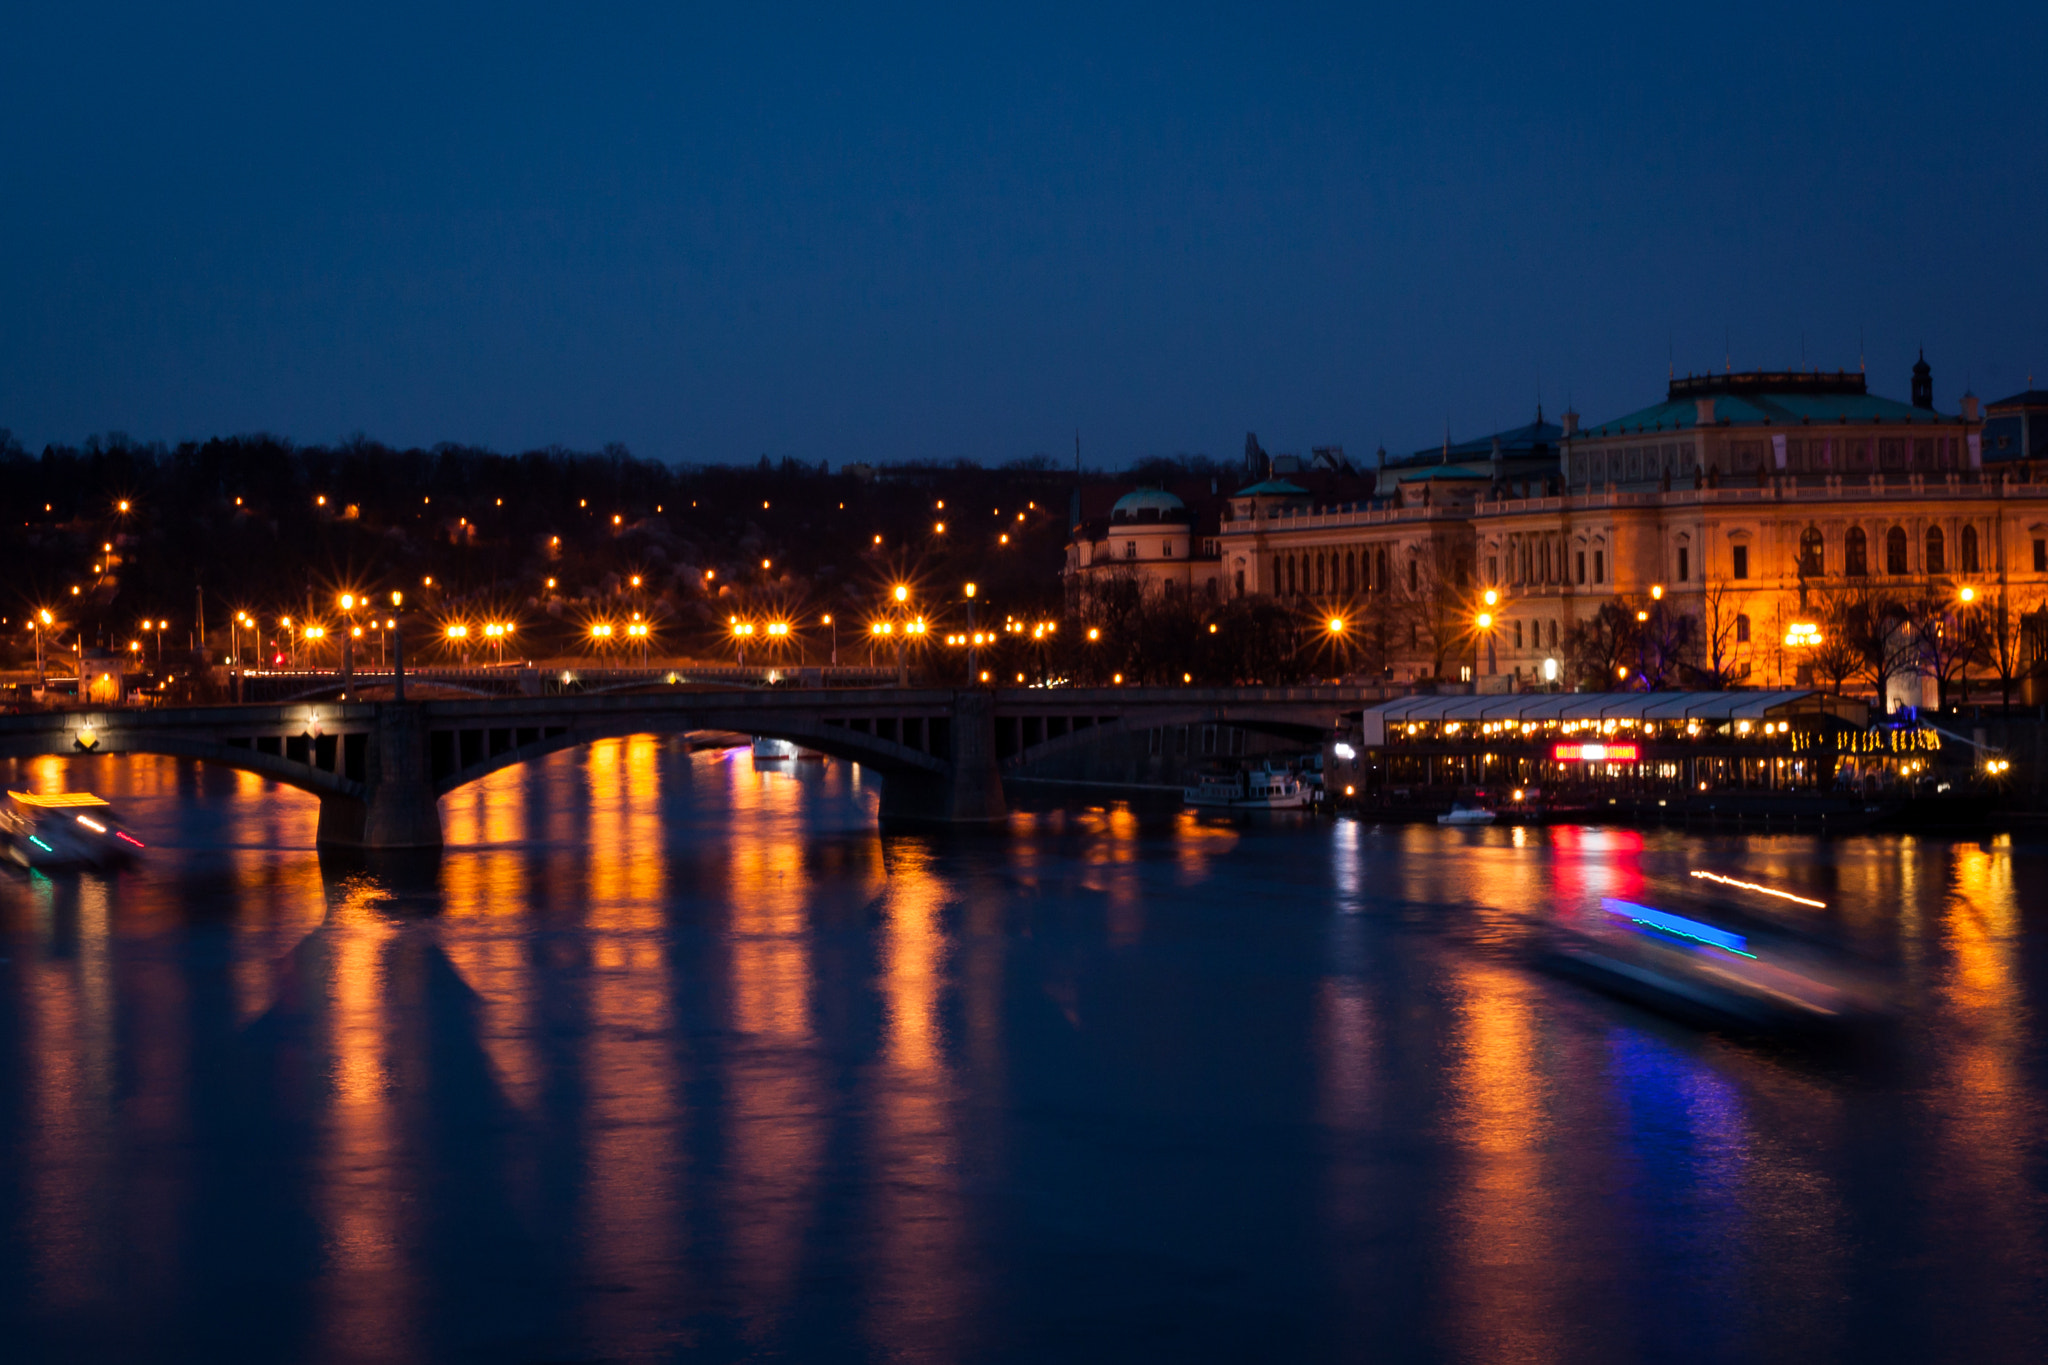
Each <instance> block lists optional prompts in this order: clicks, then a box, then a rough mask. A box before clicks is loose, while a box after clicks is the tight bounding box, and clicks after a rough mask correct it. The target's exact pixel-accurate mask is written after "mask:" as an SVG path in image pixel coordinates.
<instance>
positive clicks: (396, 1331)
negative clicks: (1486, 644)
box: [0, 738, 2048, 1362]
mask: <svg viewBox="0 0 2048 1365" xmlns="http://www.w3.org/2000/svg"><path fill="white" fill-rule="evenodd" d="M0 777H4V778H5V780H7V781H8V782H9V783H10V784H11V785H14V786H17V787H20V786H36V787H42V788H45V789H53V790H54V789H63V788H67V787H89V788H92V789H95V790H98V791H100V792H101V793H103V794H105V795H107V796H109V797H111V798H113V799H114V800H116V801H117V802H118V803H119V804H120V805H121V806H122V807H123V809H124V811H125V813H126V814H127V815H128V816H129V817H130V819H131V822H132V823H133V825H134V826H135V827H136V828H137V829H138V830H139V831H140V832H141V833H142V834H143V837H144V838H145V839H147V840H148V841H149V842H150V843H151V844H152V848H151V854H150V859H149V861H148V862H147V864H146V865H144V866H143V867H140V868H138V869H136V870H134V871H130V872H126V873H121V874H118V875H111V876H83V877H67V878H60V879H57V880H47V879H43V878H40V877H35V878H31V877H25V876H22V875H18V874H14V873H12V872H9V873H6V874H0V1333H4V1335H0V1342H4V1345H0V1355H4V1356H5V1357H6V1358H7V1359H10V1360H36V1361H40V1360H90V1359H124V1360H127V1359H134V1360H145V1359H146V1360H209V1361H212V1360H222V1359H264V1360H311V1361H413V1360H477V1361H515V1362H516V1361H572V1360H646V1359H666V1358H681V1357H685V1356H687V1357H689V1358H692V1359H704V1360H719V1359H789V1360H841V1359H844V1360H909V1361H923V1360H932V1361H944V1360H1017V1361H1024V1360H1053V1359H1057V1360H1128V1359H1133V1358H1141V1359H1216V1360H1302V1359H1351V1358H1362V1359H1409V1358H1415V1359H1445V1360H1469V1361H1502V1360H1516V1361H1520V1360H1531V1361H1558V1362H1568V1361H1569V1362H1576V1361H1600V1360H1637V1359H1660V1360H1661V1359H1685V1360H1691V1359H1698V1360H1710V1359H1745V1360H1747V1359H1766V1360H1768V1359H1784V1360H1801V1361H1813V1360H1838V1359H1851V1358H1856V1359H1881V1360H1971V1361H1977V1360H1996V1361H2004V1360H2039V1359H2042V1358H2044V1357H2048V1106H2044V1102H2043V1100H2044V1090H2048V1058H2044V1048H2043V1039H2044V1029H2043V1022H2042V1017H2041V1003H2042V999H2043V995H2044V989H2048V847H2041V846H2036V845H2035V844H2034V843H2033V842H2030V838H2029V837H2028V836H2020V837H2019V838H2018V839H2017V841H2014V840H2009V839H2006V838H2004V837H2000V838H1998V839H1994V840H1990V841H1987V842H1985V843H1983V844H1979V843H1976V842H1954V841H1948V840H1935V839H1924V838H1913V837H1905V836H1901V837H1881V838H1880V837H1872V838H1865V839H1853V840H1841V841H1832V842H1824V841H1821V840H1817V839H1811V838H1805V837H1790V836H1765V837H1754V838H1718V839H1712V840H1707V839H1699V838H1689V837H1686V836H1682V835H1679V834H1675V833H1648V834H1637V833H1632V832H1625V831H1614V830H1591V829H1585V830H1581V829H1559V830H1554V831H1548V832H1544V831H1515V830H1482V831H1452V830H1440V829H1437V828H1436V827H1434V826H1430V827H1426V828H1423V827H1413V828H1398V827H1387V828H1379V827H1374V826H1369V825H1359V824H1355V823H1350V822H1339V823H1336V824H1329V823H1314V822H1308V821H1295V820H1286V821H1285V822H1283V823H1270V822H1269V823H1262V824H1256V825H1251V824H1246V825H1237V824H1231V823H1228V822H1218V821H1209V820H1196V819H1193V818H1191V817H1189V816H1187V815H1184V814H1181V813H1179V812H1174V811H1165V810H1161V811H1156V812H1151V811H1145V810H1133V809H1132V808H1130V807H1128V806H1125V805H1122V804H1117V803H1113V802H1106V803H1102V804H1097V805H1093V806H1090V805H1073V806H1069V807H1066V808H1064V809H1062V808H1057V807H1050V806H1049V807H1047V808H1045V809H1041V810H1036V811H1031V812H1027V813H1022V814H1019V815H1017V816H1016V817H1015V818H1014V819H1013V820H1012V822H1011V824H1010V826H1009V828H1008V829H1007V831H1005V832H1003V833H1001V834H998V835H992V836H987V837H963V838H944V839H925V838H918V837H896V836H891V837H886V838H885V837H882V836H881V835H879V834H878V833H877V832H876V829H875V825H874V818H873V815H874V807H875V796H876V790H877V789H876V786H875V784H874V781H873V779H871V778H867V777H864V776H863V775H862V774H861V773H860V771H859V770H857V769H853V768H849V767H846V766H844V765H840V764H836V763H835V764H832V765H830V766H829V767H825V768H822V769H820V768H817V767H809V766H806V767H802V768H800V769H798V770H797V771H796V772H795V773H793V774H791V773H776V772H765V771H764V772H757V771H755V769H754V766H753V764H752V762H751V760H750V759H749V758H748V757H747V756H746V755H745V754H744V753H733V754H713V753H699V754H695V755H692V754H690V753H688V752H687V751H686V750H685V749H684V748H683V747H682V746H681V745H680V744H679V743H676V742H672V741H666V740H658V739H652V738H646V739H631V740H624V741H617V742H610V743H604V744H599V745H596V746H593V747H592V748H590V749H588V750H585V751H582V752H580V753H572V754H563V755H559V756H557V757H556V758H554V759H551V760H549V761H547V762H544V763H538V764H535V765H532V766H530V767H527V768H523V769H516V770H509V771H506V772H501V773H498V774H496V775H494V776H493V777H491V778H489V779H487V780H485V781H483V782H481V783H478V784H476V785H475V786H473V787H470V788H467V789H465V790H464V791H462V792H460V793H458V794H457V795H456V796H455V797H453V798H450V800H449V801H448V802H446V803H444V807H443V810H444V815H445V820H446V826H447V833H448V837H449V842H450V846H449V848H448V850H447V852H446V853H445V855H443V856H441V857H440V858H438V859H429V860H426V861H424V862H412V861H400V862H396V863H391V864H388V865H386V864H373V865H364V864H361V863H357V862H350V861H347V860H339V859H331V858H330V859H322V858H321V857H319V856H317V855H316V854H315V852H314V850H313V848H312V838H313V825H314V805H313V803H312V801H311V800H310V798H306V797H303V796H301V795H299V794H297V793H295V792H290V791H285V790H281V789H278V788H275V787H271V786H269V785H267V784H265V783H263V782H261V781H260V780H258V779H255V778H253V777H250V776H248V775H243V774H233V773H225V772H218V771H210V770H204V769H201V768H199V767H197V766H195V765H191V764H185V763H180V762H177V761H173V760H168V759H162V760H159V759H133V760H128V759H101V760H86V761H79V762H75V763H67V762H64V761H60V760H47V761H39V762H35V763H23V764H19V765H14V766H11V767H10V766H9V765H5V764H0ZM1702 865H1704V866H1711V867H1716V868H1722V869H1727V870H1735V871H1742V870H1747V871H1748V872H1749V873H1750V874H1753V875H1754V874H1763V875H1765V876H1767V877H1768V878H1769V879H1772V880H1775V881H1779V882H1782V883H1785V884H1788V885H1797V886H1801V887H1804V888H1807V889H1808V890H1809V892H1810V893H1811V894H1812V895H1814V896H1815V897H1816V898H1818V899H1822V900H1825V901H1827V902H1828V903H1829V905H1830V907H1831V909H1830V910H1828V911H1827V912H1825V915H1824V916H1823V917H1824V918H1826V919H1828V920H1830V921H1832V922H1833V923H1834V924H1835V926H1836V927H1838V928H1839V929H1840V930H1842V931H1843V932H1845V933H1846V934H1848V935H1849V936H1850V937H1851V938H1852V939H1853V940H1854V941H1855V942H1856V943H1857V944H1858V945H1859V946H1861V947H1862V948H1864V949H1865V950H1866V951H1868V952H1870V953H1872V954H1873V955H1876V956H1878V957H1880V958H1882V959H1884V960H1885V961H1887V962H1889V963H1890V964H1892V965H1893V967H1894V968H1895V969H1896V970H1897V971H1898V972H1899V973H1900V974H1901V975H1902V977H1903V979H1904V981H1905V982H1906V985H1907V989H1908V992H1909V995H1910V997H1911V1000H1912V1002H1913V1013H1912V1015H1911V1016H1910V1018H1909V1021H1908V1023H1907V1024H1906V1026H1905V1027H1904V1029H1903V1030H1902V1031H1901V1034H1900V1036H1899V1037H1898V1038H1896V1039H1894V1040H1890V1041H1888V1042H1883V1043H1880V1044H1876V1045H1873V1046H1870V1047H1866V1048H1861V1049H1856V1050H1853V1051H1847V1052H1840V1051H1838V1052H1833V1053H1828V1054H1816V1053H1813V1052H1811V1051H1802V1050H1799V1049H1795V1048H1787V1047H1767V1046H1759V1045H1755V1044H1746V1043H1740V1042H1736V1041H1731V1040H1727V1039H1723V1038H1719V1037H1716V1036H1713V1035H1709V1034H1702V1033H1699V1032H1694V1031H1691V1030H1688V1029H1685V1028H1683V1027H1680V1026H1677V1025H1674V1024H1669V1023H1666V1022H1663V1021H1661V1020H1659V1019H1656V1018H1654V1017H1651V1016H1649V1015H1646V1014H1643V1013H1640V1012H1638V1011H1635V1010H1633V1009H1632V1008H1630V1007H1628V1006H1625V1005H1622V1004H1619V1003H1616V1002H1613V1001H1610V1000H1607V999H1605V998H1602V997H1600V996H1597V995H1593V994H1590V993H1588V992H1587V991H1585V990H1584V989H1583V988H1581V987H1579V986H1576V985H1574V984H1571V983H1569V982H1565V981H1560V980H1556V979H1553V978H1551V977H1548V976H1546V975H1543V974H1542V973H1541V972H1539V971H1537V970H1535V969H1534V968H1532V966H1531V965H1530V962H1529V956H1528V952H1527V943H1528V938H1529V925H1528V917H1529V916H1531V915H1532V914H1541V913H1543V912H1545V911H1546V910H1547V908H1548V907H1549V906H1551V905H1553V904H1555V903H1557V902H1559V901H1560V900H1571V901H1579V900H1583V899H1584V898H1585V897H1588V896H1594V895H1599V894H1602V893H1608V894H1612V893H1614V892H1617V891H1619V892H1626V891H1627V890H1628V889H1629V888H1631V887H1633V886H1635V885H1637V884H1638V882H1639V880H1640V879H1641V878H1644V877H1655V876H1664V875H1670V874H1674V873H1682V872H1683V871H1684V870H1685V869H1687V868H1689V867H1693V866H1702Z"/></svg>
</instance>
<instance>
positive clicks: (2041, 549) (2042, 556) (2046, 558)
mask: <svg viewBox="0 0 2048 1365" xmlns="http://www.w3.org/2000/svg"><path fill="white" fill-rule="evenodd" d="M2034 572H2035V573H2048V540H2037V541H2035V542H2034Z"/></svg>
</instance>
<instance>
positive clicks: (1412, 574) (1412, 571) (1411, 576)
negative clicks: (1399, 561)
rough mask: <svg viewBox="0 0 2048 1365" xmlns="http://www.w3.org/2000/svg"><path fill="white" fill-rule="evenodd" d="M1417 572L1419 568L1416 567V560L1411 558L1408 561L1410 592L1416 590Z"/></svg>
mask: <svg viewBox="0 0 2048 1365" xmlns="http://www.w3.org/2000/svg"><path fill="white" fill-rule="evenodd" d="M1416 573H1417V569H1416V566H1415V561H1414V560H1413V559H1411V560H1409V561H1408V591H1410V592H1414V591H1415V575H1416Z"/></svg>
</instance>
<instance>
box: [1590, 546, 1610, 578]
mask: <svg viewBox="0 0 2048 1365" xmlns="http://www.w3.org/2000/svg"><path fill="white" fill-rule="evenodd" d="M1593 581H1594V582H1595V583H1605V582H1606V581H1607V551H1605V550H1595V551H1593Z"/></svg>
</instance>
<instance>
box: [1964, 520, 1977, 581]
mask: <svg viewBox="0 0 2048 1365" xmlns="http://www.w3.org/2000/svg"><path fill="white" fill-rule="evenodd" d="M1979 567H1980V566H1979V565H1978V563H1977V528H1976V527H1974V526H1965V527H1964V528H1963V572H1964V573H1976V572H1978V570H1979Z"/></svg>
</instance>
